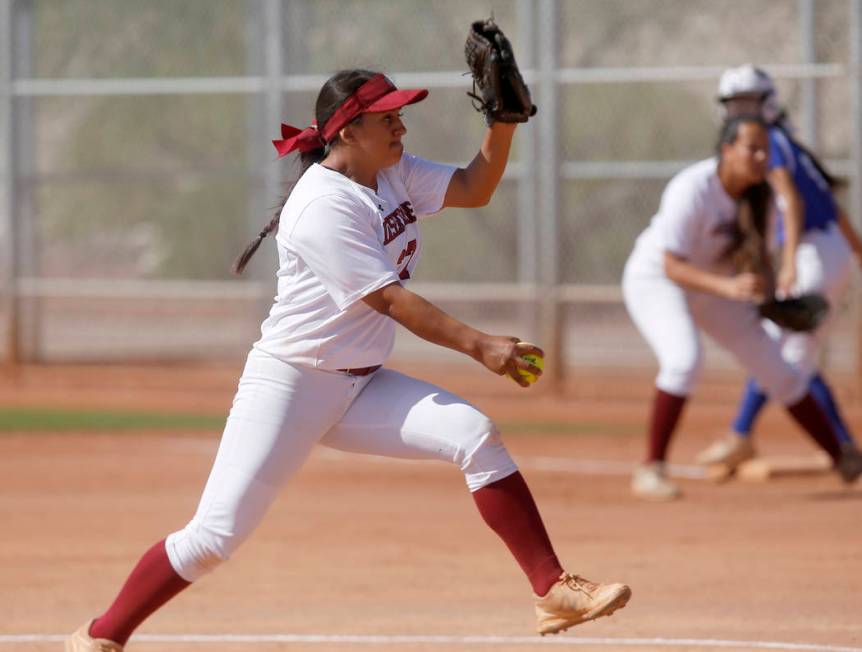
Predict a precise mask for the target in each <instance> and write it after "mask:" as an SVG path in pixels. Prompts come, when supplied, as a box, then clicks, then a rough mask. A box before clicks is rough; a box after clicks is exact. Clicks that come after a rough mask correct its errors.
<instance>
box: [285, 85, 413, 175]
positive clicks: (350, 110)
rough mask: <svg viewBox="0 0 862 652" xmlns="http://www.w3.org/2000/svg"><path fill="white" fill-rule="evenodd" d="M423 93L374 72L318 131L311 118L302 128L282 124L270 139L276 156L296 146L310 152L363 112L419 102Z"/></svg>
mask: <svg viewBox="0 0 862 652" xmlns="http://www.w3.org/2000/svg"><path fill="white" fill-rule="evenodd" d="M427 96H428V90H427V89H425V88H409V89H404V90H398V89H397V88H395V85H394V84H393V83H392V82H391V81H389V79H388V78H387V77H386V75H382V74H377V75H374V77H372V78H371V79H369V80H368V81H367V82H365V83H364V84H362V86H360V87H359V88H357V89H356V91H355V92H354V93H353V95H351V96H349V97H348V98H347V99H346V100H344V102H343V103H342V104H341V106H339V107H338V109H336V111H335V113H333V114H332V117H331V118H329V120H327V122H326V126H325V127H324V128H323V132H322V133H321V131H320V129H318V127H317V121H315V122H312V123H311V125H310V126H309V127H306V128H305V129H297V128H296V127H292V126H290V125H286V124H282V125H281V137H282V140H274V141H272V144H273V145H275V149H276V150H277V151H278V158H281V157H282V156H286V155H287V154H289V153H290V152H292V151H294V150H297V149H298V150H299V151H300V152H310V151H313V150H315V149H319V148H321V147H323V146H325V145H326V143H328V142H330V141H331V140H332V139H333V138H334V137H335V135H336V134H337V133H338V132H339V131H341V129H342V128H343V127H344V126H346V125H347V124H349V123H350V121H351V120H353V119H354V118H356V117H357V116H359V115H361V114H363V113H379V112H381V111H393V110H395V109H400V108H401V107H402V106H407V105H408V104H415V103H416V102H421V101H422V100H424V99H425V98H426V97H427Z"/></svg>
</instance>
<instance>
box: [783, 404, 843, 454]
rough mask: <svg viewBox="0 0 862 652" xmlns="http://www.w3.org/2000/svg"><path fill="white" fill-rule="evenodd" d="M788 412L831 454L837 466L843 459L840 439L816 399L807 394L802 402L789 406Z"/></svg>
mask: <svg viewBox="0 0 862 652" xmlns="http://www.w3.org/2000/svg"><path fill="white" fill-rule="evenodd" d="M787 411H788V412H790V415H791V416H792V417H793V418H794V419H795V420H796V423H798V424H799V425H800V426H802V428H803V429H804V430H805V432H807V433H808V434H809V435H811V438H812V439H813V440H814V441H815V442H817V445H818V446H820V448H822V449H823V450H825V451H826V452H827V453H829V457H831V458H832V461H833V462H835V463H836V464H837V463H838V459H839V458H840V457H841V447H840V445H839V444H838V437H837V436H836V435H835V430H834V429H833V428H832V424H831V423H829V418H828V417H827V416H826V414H825V413H824V412H823V410H822V409H821V407H820V405H818V403H817V401H815V400H814V397H813V396H811V394H806V395H805V396H804V397H803V398H802V400H801V401H798V402H796V403H794V404H793V405H788V406H787Z"/></svg>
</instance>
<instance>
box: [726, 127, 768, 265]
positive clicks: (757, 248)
mask: <svg viewBox="0 0 862 652" xmlns="http://www.w3.org/2000/svg"><path fill="white" fill-rule="evenodd" d="M751 123H753V124H757V125H760V126H761V127H762V128H763V129H764V131H767V130H768V128H769V127H768V126H767V124H766V122H764V121H763V119H762V118H760V117H759V116H756V115H739V116H734V117H733V118H730V119H728V120H726V121H725V122H724V124H723V125H722V127H721V134H720V136H719V139H718V147H717V150H718V155H719V158H720V157H721V146H722V145H732V144H733V143H735V142H736V139H737V137H738V136H739V128H740V127H741V126H742V125H744V124H751ZM771 203H772V188H771V187H770V186H769V183H767V182H766V181H762V182H760V183H756V184H754V185H752V186H749V187H748V188H746V189H745V191H744V192H743V193H742V197H741V198H740V201H739V210H738V212H737V216H736V223H735V228H734V232H733V235H732V239H731V241H730V243H729V244H728V245H727V248H726V249H725V250H724V252H723V253H722V259H724V260H730V261H731V262H732V263H733V265H734V267H735V268H736V269H737V270H739V271H745V272H762V271H763V270H764V269H766V268H767V267H768V265H769V259H768V257H767V247H766V230H767V225H768V222H769V210H770V206H771Z"/></svg>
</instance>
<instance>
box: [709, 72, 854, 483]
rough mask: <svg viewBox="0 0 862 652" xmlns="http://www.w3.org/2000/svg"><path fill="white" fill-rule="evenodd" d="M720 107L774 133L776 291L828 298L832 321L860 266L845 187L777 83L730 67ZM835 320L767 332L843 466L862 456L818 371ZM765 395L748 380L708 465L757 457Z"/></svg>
mask: <svg viewBox="0 0 862 652" xmlns="http://www.w3.org/2000/svg"><path fill="white" fill-rule="evenodd" d="M719 101H720V102H721V105H722V108H723V110H724V113H725V114H726V116H727V117H730V116H733V115H739V114H740V113H751V112H756V113H759V114H760V115H761V116H762V117H763V118H764V120H766V122H767V123H768V124H769V125H770V128H769V145H770V156H769V173H768V178H769V183H770V184H771V185H772V187H773V190H774V191H775V194H776V196H777V203H778V209H779V211H780V219H778V220H776V225H775V234H776V239H777V242H778V244H780V245H781V248H782V253H781V263H780V265H779V271H778V275H777V290H778V293H779V294H780V295H783V296H798V295H800V294H805V293H809V292H818V293H820V294H823V295H824V296H825V297H826V298H827V300H828V301H829V303H830V306H831V307H832V310H831V314H832V315H834V313H835V312H836V309H837V308H838V306H839V305H840V303H841V300H842V297H843V295H844V293H845V291H846V289H847V285H848V283H849V280H850V274H851V271H852V267H853V260H854V258H855V261H856V263H857V264H860V263H862V240H860V238H859V235H858V234H857V233H856V230H855V229H854V228H853V226H852V224H850V221H849V219H848V217H847V215H846V214H845V213H844V211H843V210H842V209H841V207H840V206H839V205H838V204H837V202H836V201H835V196H834V190H835V189H836V188H837V187H838V186H839V185H840V183H839V182H838V181H837V180H836V179H835V178H834V177H832V175H830V174H829V173H828V172H827V171H826V169H825V168H824V167H823V165H822V164H821V163H820V162H819V161H818V160H817V158H816V157H815V156H814V155H813V154H812V153H811V152H809V151H808V150H807V149H806V148H805V147H804V146H803V145H801V144H800V143H799V142H798V141H796V139H795V138H794V136H793V134H792V130H791V128H790V126H789V124H788V121H787V118H786V115H785V114H784V112H783V111H782V110H781V108H780V107H779V105H778V97H777V93H776V89H775V85H774V84H773V82H772V79H771V78H770V77H769V75H768V74H767V73H765V72H764V71H762V70H760V69H758V68H755V67H754V66H752V65H750V64H748V65H744V66H740V67H738V68H731V69H729V70H727V71H725V73H724V74H723V75H722V77H721V81H720V84H719ZM830 321H832V320H831V319H826V320H825V321H824V323H823V324H821V326H820V327H819V328H818V329H817V330H816V331H814V332H813V333H790V332H787V331H784V332H782V331H781V330H780V329H778V327H776V326H775V325H774V324H772V323H771V322H766V324H765V325H766V326H767V328H768V329H770V330H771V335H772V336H773V337H774V338H775V339H778V340H779V341H780V342H781V344H782V355H783V357H784V358H785V360H787V361H788V362H790V363H791V364H793V365H794V366H796V367H797V368H799V369H800V370H801V371H802V372H803V373H805V374H807V375H809V376H810V378H811V381H810V385H809V390H810V392H811V394H812V395H813V396H814V397H815V399H816V400H817V401H818V403H820V405H821V407H822V408H823V409H824V411H825V412H826V413H827V415H828V416H829V419H830V421H831V422H832V426H833V428H834V430H835V433H836V435H837V436H838V438H839V440H840V442H841V446H842V448H843V449H844V451H843V452H844V453H845V454H844V456H843V458H842V462H843V464H844V465H847V466H851V465H852V466H858V465H859V464H860V463H862V456H860V454H859V451H858V449H857V447H856V445H855V443H854V440H853V436H852V435H851V433H850V430H849V428H848V426H847V424H846V422H845V420H844V419H843V418H842V415H841V412H840V410H839V408H838V403H837V401H836V400H835V397H834V395H833V394H832V391H831V390H830V388H829V385H828V384H827V383H826V381H825V379H824V378H823V374H822V373H821V372H820V371H819V369H818V368H817V356H818V352H819V349H820V343H821V342H822V341H823V337H824V334H825V332H826V331H827V330H828V326H829V322H830ZM767 400H768V397H767V395H766V393H765V392H764V391H763V390H762V389H761V387H760V386H759V385H758V384H757V383H756V382H755V381H754V379H752V378H749V379H748V381H747V382H746V385H745V390H744V393H743V396H742V399H741V401H740V405H739V409H738V413H737V416H736V418H735V419H734V421H733V424H732V427H731V432H730V434H729V435H727V436H725V437H723V438H721V439H719V440H718V441H716V442H715V443H713V444H712V445H711V446H710V447H709V448H707V449H706V450H705V451H703V452H702V453H701V455H700V456H699V457H698V461H699V462H701V463H703V464H724V465H726V466H728V467H730V468H731V469H733V468H735V467H736V466H738V465H739V464H741V463H742V462H744V461H746V460H747V459H750V458H751V457H754V455H755V449H754V446H753V444H752V442H751V432H752V429H753V426H754V422H755V420H756V419H757V416H758V414H759V413H760V411H761V410H762V408H763V406H764V405H765V404H766V401H767Z"/></svg>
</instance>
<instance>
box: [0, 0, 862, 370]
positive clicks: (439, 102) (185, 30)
mask: <svg viewBox="0 0 862 652" xmlns="http://www.w3.org/2000/svg"><path fill="white" fill-rule="evenodd" d="M860 1H861V0H763V1H761V2H758V3H751V2H747V1H745V0H723V1H722V2H718V3H716V2H712V1H709V0H641V1H639V2H631V1H628V0H508V1H505V0H491V1H489V2H483V3H470V2H466V3H465V2H463V1H457V0H435V2H424V1H421V0H402V1H400V2H398V3H392V2H388V1H385V0H183V2H174V1H173V0H146V1H145V2H140V1H139V0H0V29H2V34H0V48H2V53H0V130H2V132H3V133H2V134H0V135H2V136H5V137H4V138H0V147H2V148H3V149H2V151H0V173H2V177H0V179H2V186H0V197H2V204H0V219H2V226H3V229H4V231H3V234H2V237H3V287H4V295H3V296H4V302H3V310H4V316H5V319H4V338H3V342H4V343H5V355H6V358H7V359H10V360H15V359H17V360H40V361H66V360H115V359H122V360H128V359H141V360H166V359H168V360H170V359H200V358H225V357H236V356H239V355H241V354H242V353H243V352H244V351H245V350H246V349H247V348H248V346H249V344H250V342H252V341H253V340H254V339H255V338H256V334H257V332H258V327H259V324H260V321H261V319H262V317H263V316H264V315H265V313H266V310H267V309H268V304H269V303H270V301H271V299H272V295H273V294H274V278H273V276H274V275H273V273H272V272H273V268H274V265H275V254H274V251H273V249H274V248H273V247H272V245H271V243H270V244H269V245H264V247H263V249H262V252H263V253H262V254H259V256H258V257H256V258H255V260H254V262H253V263H252V265H251V266H250V268H249V271H248V272H247V274H246V276H245V277H243V278H241V279H236V278H231V276H230V274H229V266H230V263H231V261H232V259H233V257H234V256H235V255H236V254H237V252H238V251H240V250H241V249H242V247H243V246H244V245H245V243H246V241H247V240H248V239H249V238H250V237H251V236H252V235H253V234H255V233H256V232H257V231H258V230H259V227H260V226H261V225H262V224H263V223H265V222H266V221H267V220H268V219H269V213H270V211H271V209H272V207H273V206H274V205H276V204H277V203H278V200H279V196H280V195H281V194H283V193H284V191H285V188H286V184H287V182H289V181H290V180H291V179H292V178H294V176H295V174H296V170H295V168H294V167H293V165H292V164H291V163H290V162H289V161H287V162H286V161H281V162H277V161H275V160H274V158H275V157H274V154H273V151H272V149H271V145H270V140H271V139H272V138H274V137H276V135H277V133H278V125H279V122H280V121H281V120H285V121H289V122H292V123H294V124H302V123H304V122H305V121H307V120H309V119H310V118H311V114H312V110H313V103H314V98H315V96H316V92H317V90H318V89H319V87H320V85H321V84H322V83H323V81H324V80H325V79H326V77H327V76H328V75H329V74H331V72H333V71H334V70H337V69H341V68H349V67H368V68H372V69H379V70H382V71H384V72H386V73H387V74H389V75H390V76H391V77H392V78H393V79H394V80H395V81H396V83H398V84H399V85H404V86H406V85H411V86H412V85H421V86H425V87H429V88H430V89H431V90H432V93H431V96H430V98H429V99H428V100H427V101H425V102H423V103H421V104H418V105H416V106H415V107H410V108H409V109H408V111H407V115H406V123H407V127H408V135H407V137H406V142H407V144H408V148H409V149H410V150H411V151H413V152H414V153H417V154H420V155H422V156H425V157H428V158H433V159H437V160H443V161H450V162H458V163H465V162H467V161H469V160H470V159H471V158H472V156H473V155H474V153H475V151H476V149H477V148H478V145H479V142H480V139H481V136H482V132H483V123H482V120H481V117H480V116H479V115H478V114H476V113H475V112H473V110H472V109H471V107H470V104H469V100H468V98H467V97H466V95H465V92H466V91H467V90H469V78H468V77H465V76H464V74H463V73H464V70H465V65H464V63H463V54H462V43H463V41H464V37H465V35H466V29H467V25H468V24H469V22H470V21H471V20H474V19H477V18H480V17H482V16H483V15H484V14H486V12H488V11H489V10H493V12H494V15H495V17H496V20H497V22H498V23H499V24H500V25H501V26H502V27H503V28H504V29H505V30H506V32H507V33H508V34H509V35H510V37H511V38H512V40H513V42H514V43H515V47H516V51H517V54H518V57H519V62H520V64H521V66H522V68H524V70H525V74H526V77H527V79H528V81H529V82H530V84H531V87H532V88H533V92H534V100H535V101H536V103H537V104H538V105H539V109H540V110H539V114H538V116H537V118H536V119H535V120H534V121H531V122H530V124H529V125H526V126H523V127H521V128H519V132H518V135H517V137H516V143H515V147H514V151H513V155H512V159H511V162H510V165H509V168H508V170H507V173H506V177H505V178H504V180H503V182H502V183H501V185H500V188H499V189H498V191H497V194H496V196H495V197H494V199H493V200H492V202H491V204H490V205H489V206H487V207H485V208H483V209H479V210H449V211H447V212H446V213H445V214H444V216H442V217H441V218H439V219H438V218H435V219H432V220H429V221H428V222H427V223H426V224H425V228H424V237H425V253H424V255H423V259H422V261H421V263H420V266H419V268H418V270H417V275H416V279H415V280H416V283H415V288H416V289H417V291H419V292H421V293H424V294H426V296H428V297H429V298H431V299H432V300H434V301H436V302H438V303H439V304H440V305H441V306H443V307H444V308H446V309H447V310H449V311H450V312H452V313H454V314H456V315H457V316H459V317H461V318H463V319H465V320H466V321H468V322H470V323H474V324H476V325H477V326H479V327H482V328H485V329H489V330H493V331H496V332H505V333H512V334H517V335H520V336H521V337H523V338H525V339H532V340H535V341H539V342H541V343H542V344H543V345H544V346H545V347H546V348H547V349H548V350H549V353H551V356H550V358H551V359H554V360H560V361H563V363H564V364H560V365H557V368H558V374H559V373H562V370H563V368H564V367H565V365H584V364H589V365H599V366H608V365H613V366H632V365H635V366H640V365H644V366H649V365H653V364H654V362H653V359H652V356H651V354H650V352H649V350H648V349H647V348H646V345H645V344H644V343H643V342H642V340H641V338H640V337H639V336H638V334H637V333H636V331H635V330H634V327H633V326H632V325H631V322H630V320H629V319H628V316H627V315H626V313H625V310H624V309H623V307H622V304H621V302H620V293H619V289H618V284H619V279H620V276H621V273H622V266H623V263H624V261H625V259H626V257H627V255H628V253H629V251H630V250H631V247H632V245H633V242H634V239H635V237H636V236H637V234H638V233H639V232H640V231H641V230H642V229H643V228H644V227H645V226H646V224H647V223H648V221H649V219H650V218H651V217H652V215H653V213H654V211H655V210H656V208H657V206H658V201H659V197H660V194H661V191H662V189H663V187H664V185H665V184H666V183H667V181H668V179H669V178H670V177H671V176H672V175H673V174H674V173H675V172H676V171H678V170H679V169H681V168H682V167H684V166H685V165H687V164H688V163H689V162H692V161H695V160H698V159H700V158H704V157H706V156H709V155H710V153H711V152H712V149H713V141H714V139H715V135H716V131H717V124H718V117H717V113H716V108H715V94H716V87H717V81H718V76H719V75H720V73H721V71H722V69H723V68H725V67H727V66H730V65H739V64H741V63H744V62H747V61H753V62H756V63H758V64H761V65H763V66H764V67H765V68H766V69H767V70H769V71H770V72H771V73H772V74H773V75H774V76H775V77H776V79H777V83H778V86H779V91H780V95H781V99H782V101H783V103H784V104H785V105H786V106H787V108H788V110H789V112H790V115H791V116H792V118H793V120H794V122H795V123H796V124H797V126H798V128H799V132H800V137H801V138H802V139H803V140H804V141H805V142H807V143H809V144H810V145H812V146H813V147H814V148H815V149H816V150H817V151H818V152H819V153H821V154H822V155H823V157H824V158H825V160H826V161H827V162H828V163H829V164H830V166H831V167H832V168H834V169H835V170H836V171H837V172H839V173H840V174H841V175H843V176H845V177H847V178H848V179H849V180H850V182H851V183H850V192H849V193H848V194H847V196H846V197H845V198H844V200H846V201H847V203H848V205H849V206H850V207H851V208H852V209H853V210H852V214H853V217H854V219H855V220H857V223H858V220H859V218H860V212H862V211H860V208H862V201H860V199H859V197H860V183H859V181H860V150H862V135H860V133H862V126H860V125H862V111H860V102H862V101H860V79H859V75H860V67H859V58H860V54H859V48H860V44H859V39H860V36H859V34H860V25H859V22H860V17H859V16H860ZM857 312H858V310H857V311H854V310H846V309H845V310H844V311H843V313H842V319H841V320H840V323H839V324H838V327H837V328H836V332H835V335H834V337H833V340H832V346H831V348H830V355H829V358H828V360H827V363H828V366H830V367H831V368H838V369H841V370H842V371H854V370H857V368H858V366H859V365H858V357H859V356H858V354H857V350H858V341H857V339H858V333H859V330H860V328H859V320H858V318H856V314H857ZM397 354H398V355H399V356H402V357H405V358H411V357H413V358H417V359H418V358H423V357H427V356H429V355H435V356H439V355H440V353H439V350H435V349H433V348H431V347H430V345H425V344H424V343H422V342H419V341H417V340H416V339H415V338H413V337H412V336H409V335H404V336H399V343H398V348H397ZM444 355H445V354H444ZM710 364H717V365H727V364H731V363H730V361H729V360H727V359H726V358H725V357H724V356H723V355H721V354H720V353H717V352H716V353H710Z"/></svg>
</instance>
